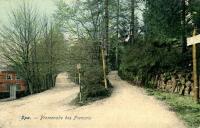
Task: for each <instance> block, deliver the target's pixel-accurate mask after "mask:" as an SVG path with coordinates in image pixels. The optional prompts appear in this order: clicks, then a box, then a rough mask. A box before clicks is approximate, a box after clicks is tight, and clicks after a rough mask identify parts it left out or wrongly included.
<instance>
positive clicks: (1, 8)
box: [0, 0, 73, 25]
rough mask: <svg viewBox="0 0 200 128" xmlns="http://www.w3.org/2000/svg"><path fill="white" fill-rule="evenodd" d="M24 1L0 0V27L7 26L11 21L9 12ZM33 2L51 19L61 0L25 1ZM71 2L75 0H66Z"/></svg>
mask: <svg viewBox="0 0 200 128" xmlns="http://www.w3.org/2000/svg"><path fill="white" fill-rule="evenodd" d="M21 1H22V0H0V25H3V24H6V23H7V22H8V21H9V17H8V14H9V12H10V11H11V10H12V9H13V8H15V7H16V6H17V5H19V4H20V2H21ZM25 1H31V3H33V5H34V6H36V7H37V8H38V9H39V10H41V12H42V13H46V14H47V16H49V17H51V15H52V14H53V12H54V11H55V10H56V2H57V1H59V0H25ZM65 1H67V2H69V3H70V2H71V1H73V0H65Z"/></svg>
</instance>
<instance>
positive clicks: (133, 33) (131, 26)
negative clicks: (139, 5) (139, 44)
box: [130, 0, 135, 45]
mask: <svg viewBox="0 0 200 128" xmlns="http://www.w3.org/2000/svg"><path fill="white" fill-rule="evenodd" d="M134 39H135V0H131V24H130V43H131V45H132V44H133V43H134Z"/></svg>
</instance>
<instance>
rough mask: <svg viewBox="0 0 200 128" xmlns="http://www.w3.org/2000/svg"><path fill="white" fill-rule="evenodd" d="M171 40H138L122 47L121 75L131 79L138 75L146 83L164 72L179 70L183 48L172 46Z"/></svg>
mask: <svg viewBox="0 0 200 128" xmlns="http://www.w3.org/2000/svg"><path fill="white" fill-rule="evenodd" d="M170 43H171V42H162V43H160V42H158V41H147V42H143V41H138V42H135V44H133V45H131V46H125V47H123V48H122V49H121V51H122V55H121V63H120V68H119V75H120V76H121V77H122V78H124V79H128V80H131V81H134V78H135V76H138V77H139V78H140V80H141V82H142V83H143V84H144V85H149V84H148V81H151V79H152V77H154V76H155V75H156V74H159V73H162V72H166V71H167V72H169V71H173V70H176V69H177V70H178V69H179V68H180V67H181V61H182V60H181V52H180V51H181V50H180V49H179V48H174V47H172V44H170Z"/></svg>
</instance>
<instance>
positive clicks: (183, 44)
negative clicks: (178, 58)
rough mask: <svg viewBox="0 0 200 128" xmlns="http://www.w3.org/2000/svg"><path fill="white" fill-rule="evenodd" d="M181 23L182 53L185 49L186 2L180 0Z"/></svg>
mask: <svg viewBox="0 0 200 128" xmlns="http://www.w3.org/2000/svg"><path fill="white" fill-rule="evenodd" d="M181 25H182V27H181V28H182V34H181V42H182V54H184V53H185V52H186V51H187V37H186V2H185V0H182V14H181Z"/></svg>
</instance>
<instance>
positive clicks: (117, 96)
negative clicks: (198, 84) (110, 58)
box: [0, 72, 185, 128]
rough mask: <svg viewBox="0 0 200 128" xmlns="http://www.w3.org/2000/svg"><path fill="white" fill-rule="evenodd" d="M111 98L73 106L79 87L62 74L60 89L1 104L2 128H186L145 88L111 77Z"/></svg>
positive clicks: (59, 81) (58, 86) (57, 85)
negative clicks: (148, 94) (146, 91)
mask: <svg viewBox="0 0 200 128" xmlns="http://www.w3.org/2000/svg"><path fill="white" fill-rule="evenodd" d="M108 77H109V79H110V81H111V83H112V84H113V86H114V91H113V94H112V96H111V97H109V98H107V99H103V100H100V101H97V102H94V103H91V104H90V105H86V106H83V107H75V106H71V105H69V103H70V102H71V100H72V99H74V98H75V97H76V95H77V93H78V91H79V88H78V86H76V85H75V84H74V83H72V82H71V81H70V80H68V79H67V74H66V73H62V74H60V75H59V76H58V78H57V83H56V87H55V88H53V89H51V90H48V91H45V92H43V93H40V94H36V95H32V96H28V97H25V98H21V99H18V100H15V101H9V102H1V103H0V128H185V126H184V124H183V122H182V121H180V120H179V119H178V118H177V116H176V114H175V113H174V112H171V111H169V109H168V108H167V107H166V106H165V105H163V104H162V103H161V102H159V101H157V100H156V99H154V98H153V97H151V96H147V95H146V94H145V92H144V90H143V89H141V88H138V87H135V86H131V85H130V84H129V83H127V82H125V81H123V80H121V79H120V78H119V77H118V75H117V72H111V73H110V75H109V76H108Z"/></svg>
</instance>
